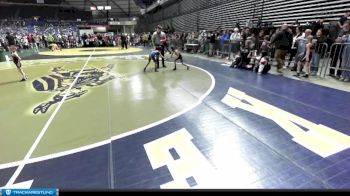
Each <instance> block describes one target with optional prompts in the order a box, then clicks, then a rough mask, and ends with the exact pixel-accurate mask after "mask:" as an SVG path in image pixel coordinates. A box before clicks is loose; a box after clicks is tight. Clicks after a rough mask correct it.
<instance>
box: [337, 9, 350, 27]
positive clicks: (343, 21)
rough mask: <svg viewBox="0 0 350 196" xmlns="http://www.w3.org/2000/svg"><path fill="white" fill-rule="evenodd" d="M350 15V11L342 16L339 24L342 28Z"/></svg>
mask: <svg viewBox="0 0 350 196" xmlns="http://www.w3.org/2000/svg"><path fill="white" fill-rule="evenodd" d="M349 16H350V11H347V12H345V14H344V15H343V16H341V17H340V19H339V22H338V25H339V27H340V28H343V25H344V23H345V21H347V20H348V17H349Z"/></svg>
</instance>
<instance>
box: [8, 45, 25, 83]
mask: <svg viewBox="0 0 350 196" xmlns="http://www.w3.org/2000/svg"><path fill="white" fill-rule="evenodd" d="M10 51H11V56H12V58H13V62H14V63H15V64H16V67H17V69H18V71H19V73H20V74H21V75H22V77H23V79H22V80H21V82H23V81H26V80H27V79H28V77H27V75H26V74H25V73H24V71H23V69H22V63H21V57H19V55H18V54H17V47H16V46H11V47H10Z"/></svg>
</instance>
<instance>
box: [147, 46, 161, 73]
mask: <svg viewBox="0 0 350 196" xmlns="http://www.w3.org/2000/svg"><path fill="white" fill-rule="evenodd" d="M159 57H162V58H163V59H164V60H165V57H164V56H163V55H162V54H161V53H160V52H159V51H158V50H152V51H151V53H150V54H149V56H148V63H147V65H146V67H145V68H144V69H143V71H144V72H146V69H147V67H148V65H149V64H150V63H151V61H152V60H153V62H154V64H155V72H158V67H159V65H158V63H159Z"/></svg>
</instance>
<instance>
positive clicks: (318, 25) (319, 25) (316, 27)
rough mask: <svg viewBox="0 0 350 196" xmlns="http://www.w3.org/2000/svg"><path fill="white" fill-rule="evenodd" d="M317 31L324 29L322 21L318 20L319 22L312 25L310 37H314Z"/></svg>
mask: <svg viewBox="0 0 350 196" xmlns="http://www.w3.org/2000/svg"><path fill="white" fill-rule="evenodd" d="M319 29H324V25H323V19H320V20H318V21H316V22H314V23H312V35H313V36H316V33H317V31H318V30H319Z"/></svg>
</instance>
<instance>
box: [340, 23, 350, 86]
mask: <svg viewBox="0 0 350 196" xmlns="http://www.w3.org/2000/svg"><path fill="white" fill-rule="evenodd" d="M339 41H340V42H341V43H346V44H350V21H349V20H348V21H345V22H344V24H343V34H342V37H339ZM341 67H342V69H345V70H344V71H342V75H341V77H340V80H341V81H344V82H349V81H350V46H349V45H345V46H344V51H343V55H342V63H341Z"/></svg>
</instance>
